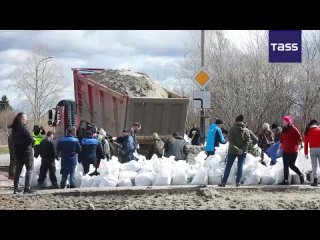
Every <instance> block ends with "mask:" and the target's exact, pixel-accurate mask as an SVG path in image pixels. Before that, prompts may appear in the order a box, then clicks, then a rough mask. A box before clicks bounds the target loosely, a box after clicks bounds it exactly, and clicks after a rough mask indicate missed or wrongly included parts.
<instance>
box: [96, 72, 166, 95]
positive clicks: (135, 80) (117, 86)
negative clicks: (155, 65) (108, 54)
mask: <svg viewBox="0 0 320 240" xmlns="http://www.w3.org/2000/svg"><path fill="white" fill-rule="evenodd" d="M90 79H92V80H94V81H95V82H97V83H100V84H102V85H104V86H106V87H108V88H111V89H112V90H114V91H116V92H119V93H122V94H127V95H129V96H130V97H149V98H168V93H167V92H166V90H164V89H163V88H162V87H161V86H160V85H159V84H158V83H156V82H154V81H153V80H152V79H151V78H150V77H149V76H148V75H147V74H144V73H138V72H132V71H130V70H111V69H108V70H104V71H102V72H101V73H95V74H92V75H91V76H90Z"/></svg>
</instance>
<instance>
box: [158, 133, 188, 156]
mask: <svg viewBox="0 0 320 240" xmlns="http://www.w3.org/2000/svg"><path fill="white" fill-rule="evenodd" d="M164 149H165V156H166V157H170V156H174V157H175V160H176V161H178V160H187V157H188V154H189V150H188V148H187V142H186V141H185V140H184V139H183V137H181V136H180V132H178V131H177V132H175V133H173V135H172V137H170V138H169V139H168V140H167V142H166V143H165V145H164Z"/></svg>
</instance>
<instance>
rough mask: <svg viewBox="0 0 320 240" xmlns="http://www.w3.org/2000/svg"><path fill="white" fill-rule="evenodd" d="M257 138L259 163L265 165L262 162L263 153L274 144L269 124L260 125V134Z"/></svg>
mask: <svg viewBox="0 0 320 240" xmlns="http://www.w3.org/2000/svg"><path fill="white" fill-rule="evenodd" d="M258 138H259V142H258V146H259V147H260V148H261V163H262V164H263V165H266V163H265V162H264V153H265V152H266V150H267V149H268V148H269V147H270V146H271V145H272V144H274V135H273V132H272V131H271V129H270V125H269V123H264V124H262V132H261V133H260V134H259V137H258Z"/></svg>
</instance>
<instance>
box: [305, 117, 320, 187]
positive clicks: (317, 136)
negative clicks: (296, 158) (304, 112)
mask: <svg viewBox="0 0 320 240" xmlns="http://www.w3.org/2000/svg"><path fill="white" fill-rule="evenodd" d="M309 146H310V157H311V165H312V176H313V183H312V184H311V186H313V187H316V186H318V178H317V168H318V162H319V166H320V127H319V122H318V121H317V120H311V121H310V122H309V123H308V125H307V127H306V130H305V132H304V154H305V156H306V158H307V159H309V157H308V153H309V151H308V150H309Z"/></svg>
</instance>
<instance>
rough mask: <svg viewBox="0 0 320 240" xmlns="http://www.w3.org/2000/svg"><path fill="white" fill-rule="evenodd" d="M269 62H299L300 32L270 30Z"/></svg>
mask: <svg viewBox="0 0 320 240" xmlns="http://www.w3.org/2000/svg"><path fill="white" fill-rule="evenodd" d="M269 62H271V63H279V62H288V63H290V62H291V63H293V62H301V30H270V31H269Z"/></svg>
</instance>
